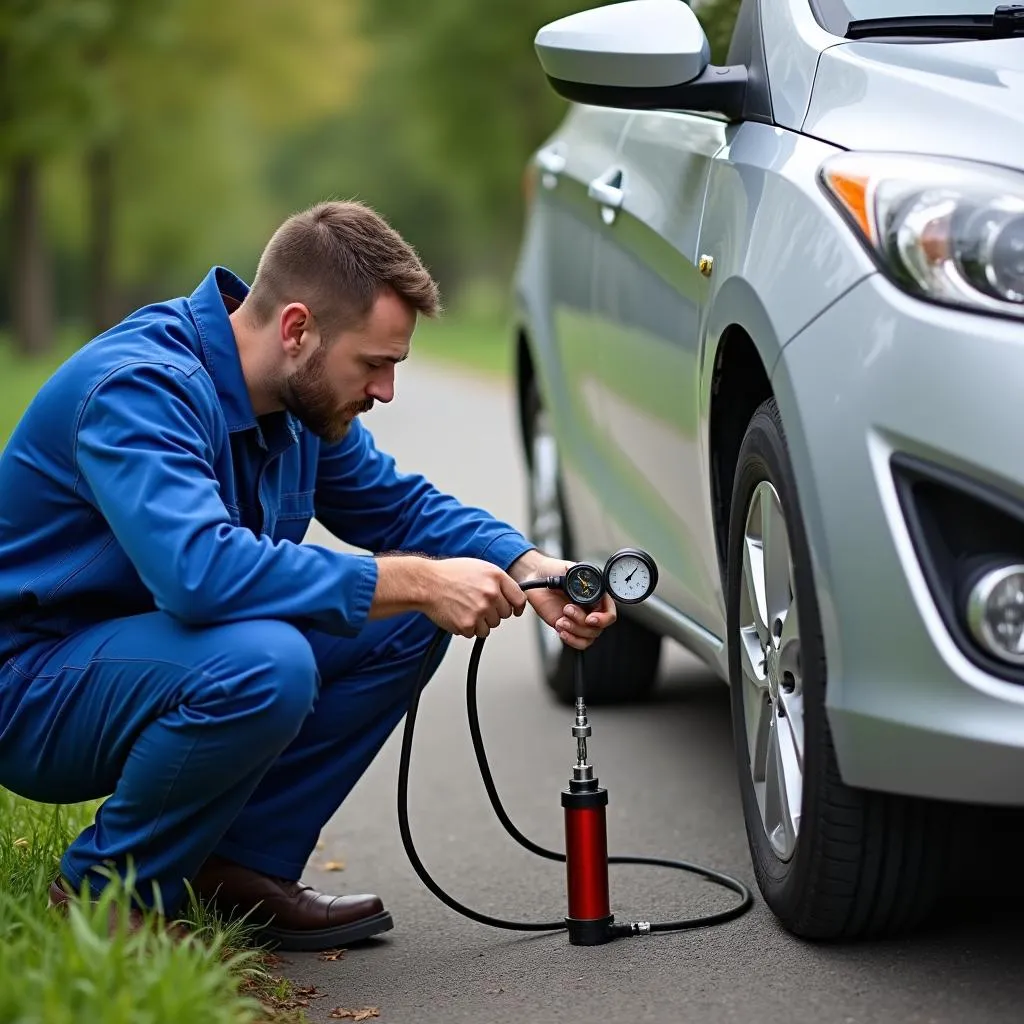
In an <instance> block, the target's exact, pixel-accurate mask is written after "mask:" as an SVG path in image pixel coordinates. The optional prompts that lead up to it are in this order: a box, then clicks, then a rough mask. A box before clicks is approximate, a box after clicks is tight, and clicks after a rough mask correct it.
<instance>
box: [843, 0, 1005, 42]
mask: <svg viewBox="0 0 1024 1024" xmlns="http://www.w3.org/2000/svg"><path fill="white" fill-rule="evenodd" d="M878 36H904V37H906V36H922V37H924V38H930V39H1008V38H1010V37H1012V36H1024V4H1002V5H1000V6H999V7H997V8H996V9H995V11H993V13H992V14H921V15H908V16H906V17H902V18H862V19H860V20H859V21H851V22H850V24H849V25H848V26H847V28H846V38H847V39H872V38H877V37H878Z"/></svg>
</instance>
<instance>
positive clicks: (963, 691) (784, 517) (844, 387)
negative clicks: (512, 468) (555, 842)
mask: <svg viewBox="0 0 1024 1024" xmlns="http://www.w3.org/2000/svg"><path fill="white" fill-rule="evenodd" d="M535 44H536V49H537V53H538V57H539V61H540V64H541V66H542V69H543V70H542V71H541V70H540V69H538V73H544V74H546V75H547V77H548V80H549V81H550V82H551V84H552V86H553V88H555V89H556V90H557V91H558V92H559V93H560V94H561V95H563V96H564V97H566V98H567V99H569V100H570V101H572V102H571V104H570V107H569V110H568V113H567V115H566V117H565V119H564V122H563V123H562V124H561V125H560V126H559V128H558V129H557V131H556V132H555V133H554V135H553V136H552V137H551V138H550V139H548V140H547V141H546V143H545V144H544V145H543V147H542V148H541V149H540V150H539V151H538V152H537V153H536V154H535V157H534V159H533V161H532V162H531V165H530V168H529V173H528V175H527V178H526V182H527V184H526V188H527V194H528V216H527V220H526V225H525V231H524V237H523V242H522V249H521V255H520V260H519V263H518V268H517V271H516V280H515V295H516V325H515V327H516V338H515V346H516V352H517V357H516V365H517V380H518V393H519V408H520V410H521V426H522V438H523V445H524V452H525V458H526V462H527V464H528V470H529V477H530V502H531V508H530V513H531V523H532V531H533V536H534V539H535V540H536V541H537V542H539V543H540V544H542V545H543V546H544V547H545V548H547V549H548V550H551V551H554V550H557V549H559V548H561V549H562V551H563V552H564V553H565V555H566V556H567V557H572V558H577V559H582V560H589V561H593V562H596V563H597V564H599V565H600V564H601V563H602V559H604V558H606V557H607V556H608V555H609V554H610V553H611V552H613V551H615V550H617V549H619V548H622V547H636V548H641V549H644V550H646V551H648V552H649V553H650V554H651V555H652V556H653V558H654V560H655V562H656V564H657V567H658V570H659V582H658V586H657V590H656V592H655V596H654V597H653V598H652V599H651V600H650V601H648V602H647V603H645V604H642V605H638V606H636V607H635V608H633V609H630V608H624V609H623V616H622V619H621V621H620V624H619V625H617V626H616V627H615V628H614V629H613V630H611V631H609V633H608V634H607V635H606V636H605V637H604V638H602V640H601V641H600V642H599V644H598V645H597V646H596V647H595V648H594V653H593V654H592V656H589V659H588V662H587V664H588V668H587V675H588V685H589V693H590V695H591V698H592V699H595V700H596V699H604V700H609V701H614V700H626V699H634V698H636V697H637V696H638V695H641V694H643V693H644V692H647V691H650V689H651V688H652V686H653V685H654V682H655V678H656V675H657V670H658V664H659V654H660V650H661V647H662V640H663V638H664V637H671V638H674V639H675V640H676V641H679V642H680V643H681V644H683V645H685V647H686V648H688V649H689V650H690V651H692V652H693V653H695V654H696V655H698V656H699V657H700V658H701V659H703V660H704V661H705V662H706V663H707V665H709V666H710V667H711V669H712V670H713V671H714V672H715V673H717V674H718V675H719V676H720V677H721V678H722V679H723V680H724V681H726V682H728V683H729V685H730V687H731V694H732V702H731V703H732V709H733V724H734V734H735V737H736V742H735V746H736V759H737V765H738V771H739V782H740V787H741V792H742V805H743V811H744V815H745V819H746V828H747V835H748V839H749V845H750V851H751V856H752V862H753V868H754V871H755V874H756V878H757V881H758V884H759V886H760V889H761V892H762V894H763V896H764V899H765V901H766V902H767V904H768V905H769V906H770V907H771V909H772V910H773V911H774V913H775V914H776V915H777V916H778V918H779V919H780V920H781V922H782V923H783V925H784V926H785V927H786V928H788V929H789V930H791V931H792V932H794V933H796V934H799V935H802V936H806V937H811V938H853V937H861V936H868V935H881V934H888V933H893V932H895V931H898V930H902V929H905V928H908V927H911V926H915V925H917V924H918V923H919V922H921V921H922V920H924V919H925V918H926V917H928V916H929V915H930V914H931V913H932V912H933V911H935V910H938V909H940V908H941V904H942V903H944V902H945V900H944V893H946V892H947V889H946V886H947V885H948V879H949V877H950V876H949V874H948V871H947V869H948V868H949V866H950V864H952V863H955V862H956V860H957V855H958V848H959V845H960V844H961V843H962V842H965V841H966V840H969V839H970V828H971V825H970V823H971V822H973V821H974V820H975V817H976V815H980V812H978V811H977V808H979V807H982V806H983V805H1002V806H1004V807H1012V806H1013V805H1018V806H1019V805H1024V9H1020V8H1017V9H1014V8H1005V7H996V6H995V3H994V0H985V2H980V3H979V2H978V0H744V2H743V3H742V6H741V9H740V13H739V16H738V18H737V21H736V24H735V29H734V34H733V38H732V43H731V48H730V50H729V53H728V57H727V59H726V61H725V63H724V65H723V66H721V67H718V66H714V65H711V64H710V49H709V46H708V42H707V39H706V38H705V33H704V31H703V30H702V28H701V26H700V23H699V22H698V20H697V17H696V15H695V14H694V12H693V11H692V10H691V9H690V8H689V7H688V6H687V5H686V4H684V3H682V2H681V0H632V2H626V3H618V4H614V5H610V6H606V7H600V8H597V9H594V10H588V11H583V12H581V13H578V14H575V15H572V16H570V17H568V18H565V19H562V20H560V21H558V22H555V23H553V24H551V25H547V26H545V27H543V28H542V29H541V30H540V32H539V33H538V35H537V37H536V41H535ZM538 635H539V637H540V641H539V642H540V643H541V645H542V649H543V654H544V663H545V671H546V675H547V680H548V683H549V684H550V686H551V687H552V688H553V690H554V691H555V693H557V694H558V695H559V696H560V697H562V698H565V699H571V695H572V679H571V673H570V672H569V663H568V661H567V656H566V653H565V652H564V651H563V649H562V648H561V647H560V645H559V643H558V641H557V638H556V637H554V635H553V634H552V632H551V631H550V630H544V631H543V632H540V633H539V634H538ZM991 813H992V812H988V811H986V812H985V814H986V815H991ZM980 816H981V817H984V815H980ZM965 848H966V847H965ZM968 852H969V850H968Z"/></svg>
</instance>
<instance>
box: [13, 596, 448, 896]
mask: <svg viewBox="0 0 1024 1024" xmlns="http://www.w3.org/2000/svg"><path fill="white" fill-rule="evenodd" d="M435 629H436V627H435V626H434V624H433V623H432V622H431V621H430V620H429V619H427V618H426V617H425V616H422V615H418V614H409V615H403V616H399V617H396V618H391V619H382V620H378V621H373V622H369V623H367V624H366V626H365V627H364V628H363V629H362V630H361V632H360V633H359V635H358V636H357V637H355V638H353V639H343V638H339V637H334V636H328V635H326V634H323V633H316V632H309V633H303V632H300V630H298V629H296V628H295V627H294V626H291V625H288V624H287V623H284V622H279V621H266V620H261V621H250V622H237V623H230V624H225V625H218V626H210V627H189V626H184V625H182V624H181V623H180V622H178V621H176V620H175V619H173V618H171V617H170V616H168V615H166V614H164V613H162V612H154V613H151V614H147V615H139V616H134V617H131V618H125V619H115V620H111V621H109V622H105V623H102V624H100V625H97V626H94V627H91V628H89V629H86V630H83V631H82V632H80V633H78V634H76V635H74V636H72V637H69V638H68V639H66V640H63V641H61V642H59V643H57V644H55V645H53V646H50V647H46V648H41V649H36V650H34V651H31V652H28V653H27V654H26V655H24V656H22V657H21V658H19V659H14V660H13V661H11V662H8V663H7V664H6V665H5V666H3V668H2V669H0V786H4V787H6V788H8V789H10V790H13V791H14V792H16V793H20V794H21V795H23V796H25V797H27V798H29V799H32V800H37V801H41V802H45V803H60V804H66V803H77V802H79V801H83V800H89V799H93V798H97V797H103V796H108V795H109V799H107V800H105V801H104V802H103V804H102V805H101V806H100V808H99V811H98V813H97V815H96V820H95V822H94V824H92V825H90V826H89V827H88V828H86V829H85V831H83V832H82V834H81V835H80V836H78V838H77V839H76V840H75V841H74V842H73V843H72V844H71V846H70V847H69V848H68V850H67V851H66V853H65V855H64V858H63V861H62V863H61V872H62V874H63V875H64V877H65V878H66V879H67V880H68V881H69V882H71V883H72V884H73V885H74V886H76V887H78V886H79V885H80V884H81V881H82V880H83V878H86V877H87V873H88V872H89V869H91V868H94V867H96V866H98V865H102V864H104V863H107V862H111V861H112V862H113V863H114V865H116V867H117V870H118V871H119V872H120V873H122V874H123V873H124V872H125V869H126V866H127V864H128V861H129V858H130V859H131V861H132V863H133V865H134V867H135V869H136V873H137V874H136V877H137V885H138V893H139V896H140V898H141V899H143V900H144V901H145V902H147V903H153V902H154V898H153V887H152V884H151V883H153V882H156V883H158V884H159V891H160V898H161V899H162V901H163V906H164V908H165V909H166V910H167V912H168V913H171V912H173V911H175V910H177V909H180V902H181V898H182V896H183V894H184V883H183V879H185V878H191V877H192V876H193V875H194V874H195V872H196V871H197V870H198V868H199V867H200V866H201V865H202V863H203V861H204V860H205V859H206V857H207V856H208V855H209V854H210V853H211V852H214V851H215V852H217V853H219V854H221V855H223V856H225V857H228V858H230V859H231V860H234V861H236V862H238V863H240V864H244V865H246V866H248V867H251V868H254V869H256V870H257V871H261V872H264V873H266V874H272V875H277V876H280V877H282V878H289V879H297V878H299V877H300V875H301V874H302V871H303V869H304V867H305V864H306V861H307V859H308V858H309V855H310V853H311V852H312V851H313V849H314V848H315V846H316V842H317V838H318V836H319V834H320V830H321V828H322V827H323V825H324V824H325V823H326V822H327V820H328V819H329V818H330V817H331V815H332V814H333V813H334V812H335V811H336V810H337V808H338V806H339V805H340V804H341V802H342V801H343V800H344V799H345V797H346V795H347V794H348V793H349V791H350V790H351V789H352V787H353V786H354V785H355V783H356V782H357V781H358V780H359V777H360V776H361V775H362V774H363V772H364V771H365V770H366V768H367V767H368V766H369V764H370V762H371V761H372V760H373V758H374V756H375V755H376V754H377V752H378V751H379V750H380V748H381V746H382V745H383V743H384V741H385V740H386V739H387V737H388V735H389V734H390V733H391V732H392V730H393V729H394V728H395V726H396V725H397V724H398V722H399V721H400V720H401V718H402V716H403V714H404V712H405V710H406V707H407V705H408V700H409V695H410V692H411V689H412V686H413V683H414V682H415V680H416V677H417V674H418V673H419V671H420V667H421V663H422V661H423V657H424V654H425V652H426V648H427V646H428V644H429V643H430V640H431V639H432V638H433V636H434V633H435ZM446 648H447V643H443V644H442V645H441V646H440V648H439V649H438V653H437V656H436V657H435V658H434V660H433V664H432V665H431V666H430V672H431V674H433V672H434V671H436V669H437V665H438V664H439V663H440V660H441V658H442V657H443V655H444V652H445V650H446ZM88 879H89V883H90V885H91V886H92V887H93V889H94V890H96V891H98V890H99V889H101V888H102V887H103V884H104V882H105V879H104V878H103V877H102V876H101V875H99V874H96V873H93V874H91V875H88Z"/></svg>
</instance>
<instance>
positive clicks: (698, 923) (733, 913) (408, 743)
mask: <svg viewBox="0 0 1024 1024" xmlns="http://www.w3.org/2000/svg"><path fill="white" fill-rule="evenodd" d="M550 585H551V584H550V581H548V580H531V581H529V582H527V583H525V584H523V585H522V587H523V589H524V590H531V589H538V588H540V587H545V586H550ZM445 635H446V633H445V631H444V630H443V629H440V628H439V629H438V631H437V634H436V635H435V636H434V638H433V640H432V641H431V643H430V646H429V647H428V649H427V652H426V654H425V656H424V658H423V667H422V668H421V670H420V674H419V677H418V678H417V680H416V683H415V685H414V687H413V692H412V696H411V698H410V701H409V711H408V714H407V716H406V720H405V731H404V733H403V735H402V753H401V758H400V761H399V767H398V827H399V832H400V833H401V836H402V843H403V845H404V846H405V852H406V854H407V855H408V857H409V862H410V863H411V864H412V866H413V869H414V870H415V872H416V874H417V875H419V877H420V880H421V881H422V882H423V884H424V885H425V886H426V887H427V888H428V889H429V890H430V891H431V892H432V893H433V894H434V895H435V896H436V897H437V898H438V899H439V900H440V901H441V902H442V903H444V904H445V905H446V906H448V907H451V909H452V910H454V911H456V912H457V913H459V914H462V915H463V916H465V917H468V918H470V919H471V920H473V921H477V922H479V923H480V924H486V925H490V926H491V927H492V928H505V929H508V930H510V931H530V932H541V931H564V930H565V927H566V925H565V921H564V919H563V920H562V921H551V922H543V923H539V922H519V921H505V920H503V919H502V918H498V917H491V916H489V915H488V914H481V913H479V912H478V911H476V910H473V909H471V908H470V907H467V906H465V905H464V904H462V903H459V902H458V900H456V899H454V898H453V897H451V896H449V895H448V893H446V892H445V891H444V890H443V889H442V888H441V887H440V886H439V885H438V884H437V882H435V881H434V879H433V878H432V877H431V876H430V874H429V872H428V871H427V869H426V867H424V865H423V862H422V861H421V860H420V857H419V854H418V853H417V852H416V847H415V845H414V843H413V840H412V832H411V831H410V828H409V770H410V766H411V757H412V739H413V731H414V729H415V726H416V714H417V711H418V709H419V702H420V695H421V693H422V691H423V687H424V686H425V685H426V677H427V672H428V667H429V665H430V664H431V663H432V661H433V658H434V655H435V654H436V653H437V649H438V646H439V645H440V643H441V641H442V640H443V639H444V637H445ZM484 642H485V641H484V639H483V638H482V637H481V638H478V639H477V640H476V642H475V643H474V645H473V652H472V654H471V655H470V659H469V670H468V672H467V675H466V710H467V715H468V718H469V731H470V735H471V737H472V740H473V750H474V751H475V753H476V760H477V765H478V766H479V768H480V777H481V778H482V779H483V783H484V788H485V789H486V790H487V796H488V798H489V800H490V802H491V807H492V808H493V809H494V813H495V814H496V815H497V817H498V820H499V821H500V822H501V824H502V826H503V827H504V829H505V831H506V832H508V834H509V835H510V836H511V837H512V838H513V839H514V840H515V841H516V842H517V843H519V845H520V846H522V847H524V848H525V849H527V850H529V851H530V852H531V853H534V854H536V855H537V856H538V857H544V858H545V859H547V860H553V861H558V862H560V863H563V864H564V863H565V854H564V853H558V852H557V851H555V850H547V849H545V848H544V847H543V846H538V845H537V844H536V843H534V842H533V841H532V840H530V839H527V837H526V836H524V835H523V834H522V832H520V831H519V829H518V828H516V826H515V825H514V824H513V823H512V820H511V819H510V818H509V816H508V814H507V813H506V811H505V808H504V807H503V806H502V803H501V799H500V798H499V796H498V790H497V788H496V787H495V785H494V777H493V776H492V775H491V769H490V766H489V765H488V762H487V753H486V751H485V749H484V742H483V736H482V735H481V732H480V716H479V712H478V708H477V677H478V673H479V667H480V656H481V654H482V653H483V647H484ZM581 660H582V659H579V658H577V663H579V662H580V661H581ZM577 678H578V679H579V677H577ZM608 863H609V864H641V865H649V866H651V867H664V868H672V869H674V870H677V871H688V872H690V873H691V874H695V875H700V876H701V877H703V878H706V879H708V880H709V881H711V882H714V883H715V884H717V885H721V886H724V887H725V888H727V889H730V890H732V891H733V892H735V893H736V894H737V895H738V896H739V897H740V902H739V903H737V904H735V905H734V906H732V907H729V908H728V909H727V910H723V911H720V912H718V913H715V914H708V915H705V916H703V917H692V918H683V919H682V920H679V921H665V922H662V923H652V924H651V925H650V931H651V932H670V931H683V930H684V929H689V928H701V927H706V926H709V925H714V924H723V923H725V922H726V921H731V920H733V919H734V918H737V917H739V916H740V915H741V914H744V913H746V912H747V911H748V910H749V909H750V907H751V906H752V905H753V897H752V895H751V893H750V890H749V889H748V888H747V887H746V886H745V885H744V884H743V883H742V882H741V881H739V879H736V878H733V877H732V876H730V875H726V874H724V873H723V872H721V871H715V870H713V869H711V868H706V867H702V866H701V865H699V864H691V863H689V862H687V861H682V860H670V859H667V858H664V857H638V856H628V857H627V856H613V857H609V858H608ZM612 932H613V934H616V935H630V934H635V933H636V929H635V928H634V927H633V926H631V925H629V924H617V925H613V926H612Z"/></svg>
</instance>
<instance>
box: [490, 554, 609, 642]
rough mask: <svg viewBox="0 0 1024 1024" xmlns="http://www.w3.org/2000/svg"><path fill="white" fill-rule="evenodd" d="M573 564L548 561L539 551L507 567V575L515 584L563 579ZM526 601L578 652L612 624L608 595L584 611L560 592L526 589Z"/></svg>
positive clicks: (555, 560) (560, 559)
mask: <svg viewBox="0 0 1024 1024" xmlns="http://www.w3.org/2000/svg"><path fill="white" fill-rule="evenodd" d="M572 564H573V563H572V562H567V561H565V560H564V559H562V558H549V557H548V556H547V555H544V554H542V553H541V552H540V551H536V550H534V551H527V552H526V554H525V555H523V556H522V557H521V558H518V559H516V561H515V562H513V563H512V565H511V566H510V567H509V575H510V576H512V578H513V579H514V580H515V581H516V583H525V582H526V580H532V579H536V578H537V577H538V576H564V575H565V571H566V569H568V568H569V566H571V565H572ZM526 599H527V600H528V601H529V602H530V604H531V605H532V606H533V610H534V611H535V612H536V613H537V614H538V615H539V616H540V617H541V618H542V619H543V620H544V621H545V622H546V623H547V624H548V625H549V626H550V627H551V628H552V629H554V630H555V631H556V632H557V633H558V635H559V637H560V638H561V640H562V642H563V643H564V644H566V645H568V646H569V647H574V648H575V649H576V650H577V651H585V650H586V649H587V648H588V647H589V646H590V645H591V644H592V643H593V642H594V641H595V640H596V639H597V638H598V637H599V636H600V635H601V631H602V630H605V629H607V628H608V627H609V626H610V625H612V624H613V623H614V622H615V619H616V616H617V612H616V608H615V602H614V601H613V600H612V599H611V597H610V596H609V595H608V594H605V595H604V597H603V598H601V603H600V604H599V605H597V606H596V607H595V608H591V609H590V610H586V611H585V610H584V609H583V608H581V607H580V606H579V605H578V604H573V603H572V602H571V601H569V599H568V598H567V597H566V595H565V594H564V593H563V592H562V591H560V590H547V589H544V590H540V589H538V590H528V591H526Z"/></svg>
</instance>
